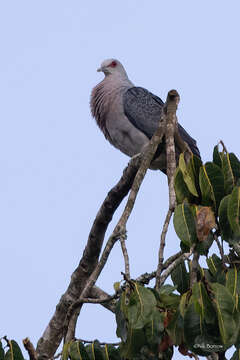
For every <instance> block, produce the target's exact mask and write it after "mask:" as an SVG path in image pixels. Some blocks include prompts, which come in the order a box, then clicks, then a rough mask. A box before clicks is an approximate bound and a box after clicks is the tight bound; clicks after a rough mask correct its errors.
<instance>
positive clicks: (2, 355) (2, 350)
mask: <svg viewBox="0 0 240 360" xmlns="http://www.w3.org/2000/svg"><path fill="white" fill-rule="evenodd" d="M4 340H5V341H6V343H7V345H6V347H4V346H3V343H2V340H0V360H24V357H23V354H22V351H21V349H20V347H19V345H18V344H17V343H16V341H14V340H8V339H7V338H6V337H4Z"/></svg>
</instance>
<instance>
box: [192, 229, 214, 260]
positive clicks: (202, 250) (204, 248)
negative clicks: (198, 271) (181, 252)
mask: <svg viewBox="0 0 240 360" xmlns="http://www.w3.org/2000/svg"><path fill="white" fill-rule="evenodd" d="M213 241H214V236H213V233H212V232H210V233H209V234H208V237H207V239H206V240H204V241H201V242H198V243H197V245H196V247H195V250H196V252H197V253H198V254H199V255H205V256H207V255H208V251H209V249H210V247H211V246H212V243H213Z"/></svg>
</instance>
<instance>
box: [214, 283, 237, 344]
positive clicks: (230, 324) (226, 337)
mask: <svg viewBox="0 0 240 360" xmlns="http://www.w3.org/2000/svg"><path fill="white" fill-rule="evenodd" d="M211 288H212V290H213V293H214V298H215V305H216V311H217V316H218V326H219V330H220V334H221V339H222V342H223V344H225V345H227V346H230V345H232V343H231V340H232V338H234V335H235V332H236V323H235V321H234V316H233V313H234V308H235V303H234V299H233V297H232V295H231V294H230V292H229V291H228V289H227V288H226V287H225V286H223V285H221V284H218V283H213V284H211Z"/></svg>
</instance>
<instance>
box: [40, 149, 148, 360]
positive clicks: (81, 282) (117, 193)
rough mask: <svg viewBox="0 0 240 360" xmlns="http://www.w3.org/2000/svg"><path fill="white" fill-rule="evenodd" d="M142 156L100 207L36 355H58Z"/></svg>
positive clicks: (42, 357) (128, 169)
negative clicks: (68, 317) (71, 310)
mask: <svg viewBox="0 0 240 360" xmlns="http://www.w3.org/2000/svg"><path fill="white" fill-rule="evenodd" d="M140 162H141V156H138V157H135V158H134V159H131V161H130V162H129V164H128V166H127V167H126V169H125V170H124V172H123V175H122V177H121V179H120V180H119V182H118V183H117V184H116V185H115V186H114V187H113V188H112V190H111V191H110V192H109V193H108V195H107V197H106V199H105V200H104V202H103V204H102V206H101V207H100V209H99V211H98V213H97V216H96V218H95V221H94V223H93V226H92V229H91V231H90V234H89V237H88V242H87V245H86V248H85V250H84V253H83V256H82V258H81V261H80V263H79V265H78V267H77V269H76V270H75V271H74V273H73V274H72V276H71V281H70V284H69V286H68V288H67V290H66V292H65V293H64V294H63V296H62V297H61V299H60V301H59V303H58V305H57V306H56V311H55V313H54V315H53V317H52V319H51V320H50V322H49V324H48V325H47V327H46V329H45V331H44V333H43V335H42V337H41V338H40V339H39V341H38V344H37V355H38V358H39V359H40V360H41V359H49V358H51V357H53V355H54V354H55V352H56V350H57V348H58V346H59V344H60V342H61V340H62V337H63V324H64V322H65V318H66V314H67V312H68V309H69V307H70V306H71V304H73V303H74V302H75V301H76V300H77V299H78V298H79V296H80V294H81V291H82V289H83V288H84V286H85V285H86V282H87V279H88V278H89V276H90V275H91V273H92V272H93V270H94V268H95V267H96V264H97V261H98V257H99V254H100V251H101V248H102V243H103V240H104V236H105V232H106V229H107V227H108V224H109V223H110V221H111V220H112V217H113V214H114V212H115V211H116V209H117V208H118V206H119V205H120V203H121V202H122V200H123V199H124V197H125V196H126V195H127V193H128V191H129V190H130V188H131V186H132V183H133V180H134V178H135V175H136V173H137V170H138V168H139V166H140Z"/></svg>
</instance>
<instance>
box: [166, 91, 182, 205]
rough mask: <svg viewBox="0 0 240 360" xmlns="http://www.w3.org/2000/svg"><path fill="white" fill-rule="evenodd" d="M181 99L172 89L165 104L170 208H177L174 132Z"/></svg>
mask: <svg viewBox="0 0 240 360" xmlns="http://www.w3.org/2000/svg"><path fill="white" fill-rule="evenodd" d="M179 101H180V97H179V94H178V92H177V91H176V90H171V91H169V93H168V96H167V101H166V104H165V106H164V112H165V116H166V135H165V138H166V155H167V177H168V187H169V209H170V210H174V209H175V202H176V196H175V191H174V174H175V171H176V154H175V143H174V133H175V132H176V125H177V116H176V111H177V106H178V103H179Z"/></svg>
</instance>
